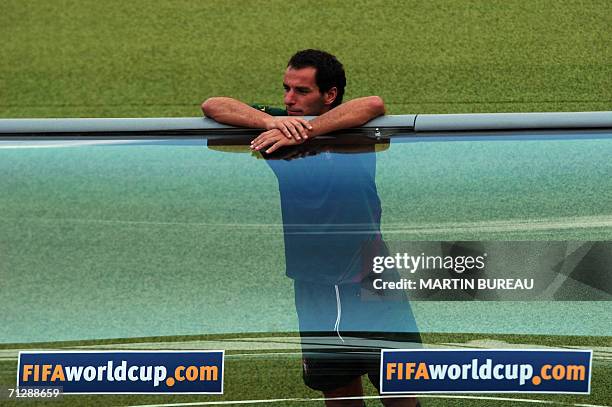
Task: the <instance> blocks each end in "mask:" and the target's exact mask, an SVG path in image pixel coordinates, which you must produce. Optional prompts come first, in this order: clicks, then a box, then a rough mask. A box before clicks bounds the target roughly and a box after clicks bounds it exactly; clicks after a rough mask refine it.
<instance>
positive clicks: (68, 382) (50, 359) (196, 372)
mask: <svg viewBox="0 0 612 407" xmlns="http://www.w3.org/2000/svg"><path fill="white" fill-rule="evenodd" d="M223 361H224V352H223V351H180V352H169V351H122V352H121V351H108V352H105V351H102V352H98V351H95V352H42V351H41V352H29V351H23V352H20V353H19V364H18V370H17V375H18V376H17V386H18V387H47V388H50V387H61V388H62V391H63V393H64V394H71V393H72V394H146V393H151V394H159V393H180V394H222V393H223Z"/></svg>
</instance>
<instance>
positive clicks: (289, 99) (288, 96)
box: [285, 90, 295, 105]
mask: <svg viewBox="0 0 612 407" xmlns="http://www.w3.org/2000/svg"><path fill="white" fill-rule="evenodd" d="M294 96H295V93H294V92H293V91H292V90H288V91H287V92H285V104H286V105H292V104H294V103H295V98H294Z"/></svg>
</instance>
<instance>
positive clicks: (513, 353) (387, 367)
mask: <svg viewBox="0 0 612 407" xmlns="http://www.w3.org/2000/svg"><path fill="white" fill-rule="evenodd" d="M591 360H592V351H590V350H585V351H582V350H576V351H570V350H472V349H464V350H442V349H428V350H411V349H407V350H383V351H382V358H381V375H380V380H381V383H380V386H381V387H380V388H381V393H386V394H390V393H453V392H455V393H584V394H589V393H590V391H591Z"/></svg>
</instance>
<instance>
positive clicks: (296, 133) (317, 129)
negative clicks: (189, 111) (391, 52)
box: [202, 96, 385, 153]
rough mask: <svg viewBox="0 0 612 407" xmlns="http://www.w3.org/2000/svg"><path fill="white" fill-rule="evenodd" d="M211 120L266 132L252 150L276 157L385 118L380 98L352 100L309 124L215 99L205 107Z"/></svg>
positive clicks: (298, 118) (225, 100) (369, 97)
mask: <svg viewBox="0 0 612 407" xmlns="http://www.w3.org/2000/svg"><path fill="white" fill-rule="evenodd" d="M202 111H203V112H204V114H205V115H206V116H207V117H210V118H211V119H214V120H216V121H218V122H220V123H224V124H229V125H232V126H241V127H249V128H255V129H266V131H264V132H263V133H261V134H260V135H259V136H258V137H257V138H255V139H254V140H253V141H252V142H251V148H252V149H254V150H261V149H264V148H267V150H266V152H267V153H272V152H274V151H276V150H277V149H278V148H280V147H283V146H287V145H296V144H300V143H303V142H304V141H305V140H306V139H308V138H313V137H317V136H320V135H323V134H327V133H330V132H333V131H337V130H343V129H348V128H351V127H358V126H361V125H363V124H365V123H367V122H369V121H370V120H372V119H374V118H375V117H378V116H381V115H383V114H385V105H384V102H383V100H382V99H381V98H380V97H378V96H367V97H362V98H358V99H353V100H350V101H348V102H346V103H343V104H341V105H339V106H337V107H335V108H333V109H331V110H330V111H328V112H326V113H323V114H322V115H320V116H317V117H315V118H314V119H312V120H310V121H308V120H305V119H303V118H301V117H292V116H271V115H269V114H267V113H265V112H262V111H260V110H257V109H255V108H253V107H251V106H249V105H247V104H245V103H242V102H240V101H238V100H236V99H232V98H227V97H213V98H210V99H207V100H206V101H205V102H204V103H202Z"/></svg>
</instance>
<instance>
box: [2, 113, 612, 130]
mask: <svg viewBox="0 0 612 407" xmlns="http://www.w3.org/2000/svg"><path fill="white" fill-rule="evenodd" d="M306 118H307V119H312V116H310V117H306ZM361 128H362V129H366V130H370V129H380V130H385V129H387V130H388V129H393V130H404V131H416V132H431V131H470V130H475V131H476V130H517V129H575V128H612V112H556V113H477V114H419V115H413V114H409V115H387V116H381V117H378V118H376V119H374V120H372V121H370V122H368V123H366V124H364V125H363V126H361ZM180 131H188V132H220V133H225V132H233V133H235V132H241V131H247V132H252V131H253V130H252V129H242V128H237V127H232V126H227V125H224V124H220V123H218V122H216V121H214V120H211V119H207V118H204V117H172V118H103V119H100V118H92V119H0V134H28V133H29V134H51V133H56V134H57V133H64V134H65V133H124V132H180Z"/></svg>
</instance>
